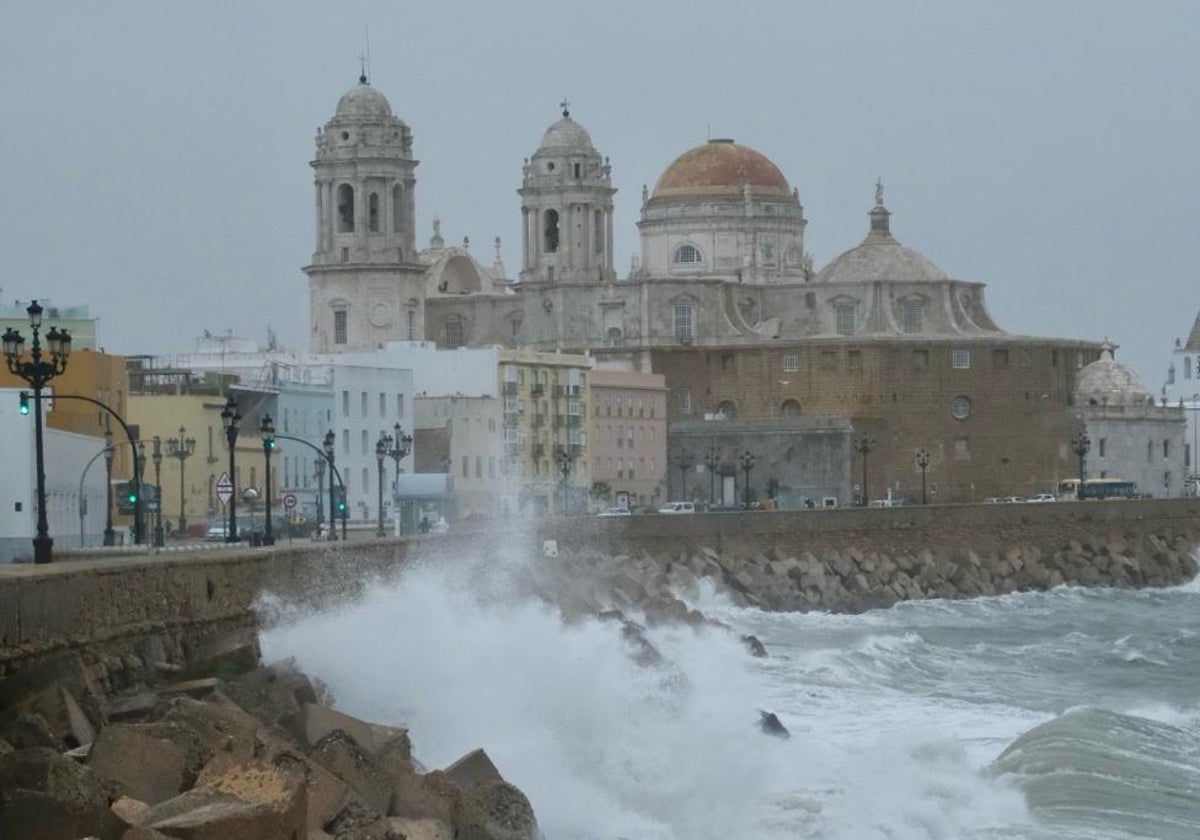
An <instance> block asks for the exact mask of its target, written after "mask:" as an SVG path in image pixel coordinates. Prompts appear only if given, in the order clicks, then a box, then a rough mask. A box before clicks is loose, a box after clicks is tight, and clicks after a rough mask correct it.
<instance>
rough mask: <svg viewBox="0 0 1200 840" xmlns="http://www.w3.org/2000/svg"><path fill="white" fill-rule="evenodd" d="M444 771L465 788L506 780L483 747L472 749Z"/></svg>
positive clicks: (455, 782)
mask: <svg viewBox="0 0 1200 840" xmlns="http://www.w3.org/2000/svg"><path fill="white" fill-rule="evenodd" d="M443 772H445V774H446V776H448V777H449V779H450V781H452V782H454V784H456V785H458V786H459V787H460V788H462V789H463V790H468V789H470V788H473V787H475V786H477V785H482V784H490V783H491V782H503V781H504V777H503V776H501V775H500V771H499V770H497V769H496V765H495V764H493V763H492V760H491V759H490V758H488V754H487V753H486V752H484V751H483V750H482V749H477V750H471V752H469V753H467V754H466V755H464V756H463V757H462V758H460V759H459V760H458V761H456V762H454V763H453V764H451V765H450V766H449V767H447V768H446V769H445V771H443Z"/></svg>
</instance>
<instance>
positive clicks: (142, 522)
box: [130, 440, 146, 545]
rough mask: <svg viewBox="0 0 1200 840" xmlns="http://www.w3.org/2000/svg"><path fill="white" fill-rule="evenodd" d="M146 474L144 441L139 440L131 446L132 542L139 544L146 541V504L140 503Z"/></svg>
mask: <svg viewBox="0 0 1200 840" xmlns="http://www.w3.org/2000/svg"><path fill="white" fill-rule="evenodd" d="M145 474H146V442H145V441H144V440H139V441H138V442H137V443H136V444H134V447H133V482H132V483H131V484H130V486H131V487H133V488H134V489H133V500H134V507H133V543H134V545H141V544H142V543H143V542H145V541H146V518H145V516H144V513H145V510H146V506H145V505H144V504H143V503H142V502H143V501H144V500H143V499H142V495H143V494H142V476H144V475H145Z"/></svg>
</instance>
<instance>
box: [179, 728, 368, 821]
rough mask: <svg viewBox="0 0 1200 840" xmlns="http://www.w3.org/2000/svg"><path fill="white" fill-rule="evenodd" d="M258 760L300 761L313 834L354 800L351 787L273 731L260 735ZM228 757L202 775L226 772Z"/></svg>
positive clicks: (217, 758) (221, 756) (222, 756)
mask: <svg viewBox="0 0 1200 840" xmlns="http://www.w3.org/2000/svg"><path fill="white" fill-rule="evenodd" d="M259 741H260V749H259V751H258V752H259V756H258V757H259V758H260V759H261V760H263V761H269V762H272V763H279V762H283V761H288V760H290V761H299V762H301V763H302V764H303V765H304V768H305V776H306V782H305V799H306V800H307V809H306V814H307V822H308V825H309V827H310V830H311V829H313V828H320V827H322V826H325V825H328V824H329V823H330V822H331V821H333V819H334V818H335V817H337V815H338V814H339V813H341V811H342V809H343V808H345V807H346V805H347V803H348V802H349V801H350V799H351V795H350V786H349V785H347V784H346V783H345V782H343V781H342V780H341V779H339V778H338V777H337V776H335V775H334V774H333V773H332V772H330V771H329V770H327V769H325V768H324V767H322V766H321V765H320V764H318V763H317V762H315V761H313V760H312V759H311V758H309V757H308V756H307V755H305V754H304V753H302V752H300V751H299V750H298V749H297V748H296V746H295V745H294V744H292V743H291V742H290V741H289V740H287V739H285V738H284V737H283V736H282V735H281V734H278V733H277V732H276V731H274V730H263V731H261V732H260V733H259ZM230 758H231V757H230V756H229V755H228V754H218V755H216V756H214V757H213V761H212V762H210V763H211V764H218V761H220V764H219V766H218V767H214V768H213V769H212V770H211V771H210V769H209V768H207V767H206V768H205V770H204V771H202V773H201V775H202V776H203V777H208V776H209V775H210V774H211V773H212V772H215V771H218V770H223V769H224V768H225V767H227V766H229V765H228V764H227V763H226V762H228V761H229V760H230Z"/></svg>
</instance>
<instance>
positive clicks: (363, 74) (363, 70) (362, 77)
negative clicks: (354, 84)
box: [358, 53, 371, 85]
mask: <svg viewBox="0 0 1200 840" xmlns="http://www.w3.org/2000/svg"><path fill="white" fill-rule="evenodd" d="M358 83H359V84H360V85H369V84H371V83H370V82H369V81H367V57H366V56H365V55H363V54H362V53H359V54H358Z"/></svg>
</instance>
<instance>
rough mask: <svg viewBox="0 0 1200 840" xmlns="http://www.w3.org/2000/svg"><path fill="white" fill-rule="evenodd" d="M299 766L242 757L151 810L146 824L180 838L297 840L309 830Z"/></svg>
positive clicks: (181, 839)
mask: <svg viewBox="0 0 1200 840" xmlns="http://www.w3.org/2000/svg"><path fill="white" fill-rule="evenodd" d="M304 790H305V788H304V778H303V773H302V771H301V770H300V768H299V766H298V765H291V766H288V765H278V764H266V763H263V762H255V761H250V762H243V763H240V764H238V765H236V766H234V767H231V768H229V769H228V770H227V771H226V772H225V773H223V774H222V775H220V776H219V777H216V778H214V779H211V780H209V781H208V782H207V783H206V784H205V785H203V786H202V787H197V788H194V789H192V790H189V791H187V792H186V793H182V794H180V795H179V796H177V797H175V798H174V799H169V800H167V801H166V802H163V803H160V804H159V805H156V806H154V807H153V808H151V809H150V811H149V813H148V814H147V815H146V819H145V823H144V824H145V825H146V826H147V827H149V828H153V829H157V830H158V831H161V832H163V833H164V834H167V835H168V836H171V837H177V838H180V840H296V838H301V837H304V836H305V835H307V833H308V826H307V824H306V821H305V802H304Z"/></svg>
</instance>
